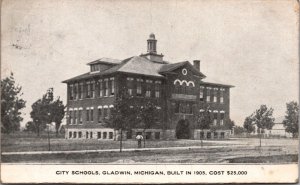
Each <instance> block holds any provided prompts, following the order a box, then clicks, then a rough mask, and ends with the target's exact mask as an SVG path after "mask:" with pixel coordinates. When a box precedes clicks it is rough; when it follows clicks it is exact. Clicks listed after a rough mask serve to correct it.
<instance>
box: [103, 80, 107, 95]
mask: <svg viewBox="0 0 300 185" xmlns="http://www.w3.org/2000/svg"><path fill="white" fill-rule="evenodd" d="M103 96H104V97H106V96H108V79H107V78H105V79H104V81H103Z"/></svg>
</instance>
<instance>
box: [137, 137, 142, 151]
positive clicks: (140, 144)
mask: <svg viewBox="0 0 300 185" xmlns="http://www.w3.org/2000/svg"><path fill="white" fill-rule="evenodd" d="M136 139H137V141H138V148H142V140H143V136H142V135H137V136H136Z"/></svg>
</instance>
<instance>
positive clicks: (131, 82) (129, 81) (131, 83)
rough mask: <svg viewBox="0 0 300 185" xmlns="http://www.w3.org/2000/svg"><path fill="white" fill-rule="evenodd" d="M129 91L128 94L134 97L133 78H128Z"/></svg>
mask: <svg viewBox="0 0 300 185" xmlns="http://www.w3.org/2000/svg"><path fill="white" fill-rule="evenodd" d="M126 83H127V90H128V94H129V95H130V96H132V95H133V87H134V84H133V78H130V77H127V82H126Z"/></svg>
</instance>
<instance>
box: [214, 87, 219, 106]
mask: <svg viewBox="0 0 300 185" xmlns="http://www.w3.org/2000/svg"><path fill="white" fill-rule="evenodd" d="M217 94H218V88H214V95H213V96H214V103H216V102H217V98H218V97H217Z"/></svg>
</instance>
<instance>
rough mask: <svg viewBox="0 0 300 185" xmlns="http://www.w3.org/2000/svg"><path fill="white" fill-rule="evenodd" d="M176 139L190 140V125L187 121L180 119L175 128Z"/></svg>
mask: <svg viewBox="0 0 300 185" xmlns="http://www.w3.org/2000/svg"><path fill="white" fill-rule="evenodd" d="M176 137H177V139H189V138H190V123H189V121H188V120H184V119H181V120H179V121H178V123H177V126H176Z"/></svg>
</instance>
